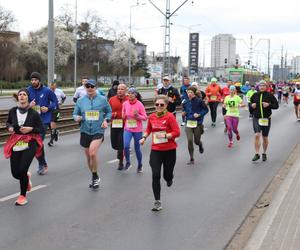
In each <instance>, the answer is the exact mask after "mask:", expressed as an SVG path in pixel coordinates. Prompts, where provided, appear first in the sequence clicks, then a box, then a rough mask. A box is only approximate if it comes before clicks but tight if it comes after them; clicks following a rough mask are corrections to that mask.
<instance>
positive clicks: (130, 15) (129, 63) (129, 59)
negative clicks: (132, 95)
mask: <svg viewBox="0 0 300 250" xmlns="http://www.w3.org/2000/svg"><path fill="white" fill-rule="evenodd" d="M140 5H145V3H142V4H139V2H137V4H135V5H131V6H130V13H129V43H128V84H129V85H130V84H131V29H132V25H131V22H132V8H134V7H137V6H140Z"/></svg>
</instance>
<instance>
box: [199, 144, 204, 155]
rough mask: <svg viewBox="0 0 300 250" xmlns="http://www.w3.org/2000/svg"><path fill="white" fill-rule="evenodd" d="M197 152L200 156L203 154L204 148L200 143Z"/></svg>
mask: <svg viewBox="0 0 300 250" xmlns="http://www.w3.org/2000/svg"><path fill="white" fill-rule="evenodd" d="M199 152H200V154H203V152H204V148H203V144H202V142H200V145H199Z"/></svg>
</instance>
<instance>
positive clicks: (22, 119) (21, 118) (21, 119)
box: [17, 109, 28, 127]
mask: <svg viewBox="0 0 300 250" xmlns="http://www.w3.org/2000/svg"><path fill="white" fill-rule="evenodd" d="M27 114H28V112H25V113H24V114H22V113H21V112H20V111H19V109H17V119H18V125H19V126H20V127H21V126H23V125H24V123H25V121H26V118H27Z"/></svg>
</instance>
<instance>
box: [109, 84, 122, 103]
mask: <svg viewBox="0 0 300 250" xmlns="http://www.w3.org/2000/svg"><path fill="white" fill-rule="evenodd" d="M119 84H120V82H119V81H118V80H114V81H113V83H112V86H111V88H110V89H109V90H108V93H107V100H108V101H109V99H110V98H112V97H113V96H115V95H117V91H118V85H119Z"/></svg>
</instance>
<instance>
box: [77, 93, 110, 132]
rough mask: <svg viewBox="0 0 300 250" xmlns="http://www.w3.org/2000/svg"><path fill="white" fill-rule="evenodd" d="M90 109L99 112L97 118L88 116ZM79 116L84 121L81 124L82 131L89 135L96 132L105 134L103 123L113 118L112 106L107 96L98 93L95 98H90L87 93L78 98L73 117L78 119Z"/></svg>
mask: <svg viewBox="0 0 300 250" xmlns="http://www.w3.org/2000/svg"><path fill="white" fill-rule="evenodd" d="M89 111H94V112H96V113H98V114H99V117H98V119H97V120H88V119H89V118H88V117H87V115H88V113H87V112H89ZM77 116H82V121H81V125H80V132H82V133H86V134H88V135H94V134H98V133H100V134H104V129H103V128H101V125H102V123H103V121H104V119H106V120H107V121H110V119H111V107H110V105H109V104H108V102H107V100H106V97H104V96H102V95H100V94H99V93H97V95H96V96H94V97H93V98H89V96H88V95H85V96H83V97H81V98H79V99H78V101H77V102H76V105H75V109H74V112H73V118H74V120H76V117H77Z"/></svg>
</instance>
